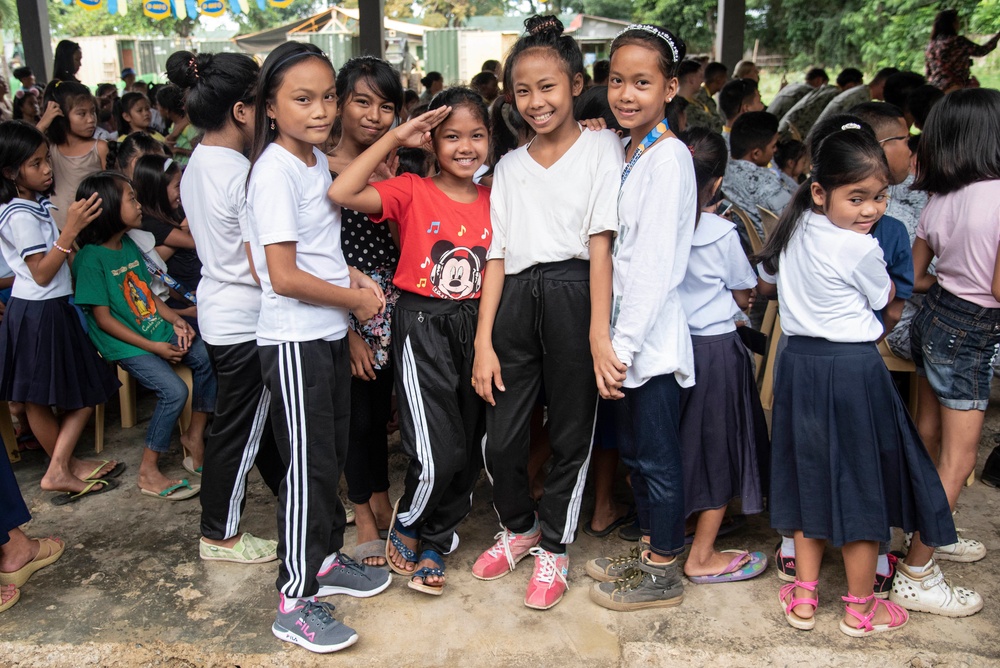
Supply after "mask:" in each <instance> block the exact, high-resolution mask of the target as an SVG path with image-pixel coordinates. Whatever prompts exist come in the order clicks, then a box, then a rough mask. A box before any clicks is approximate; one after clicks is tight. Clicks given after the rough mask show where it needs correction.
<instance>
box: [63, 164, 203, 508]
mask: <svg viewBox="0 0 1000 668" xmlns="http://www.w3.org/2000/svg"><path fill="white" fill-rule="evenodd" d="M93 193H98V194H99V196H100V197H101V200H102V201H103V207H102V211H101V215H100V216H98V217H97V219H96V220H94V222H92V223H91V224H90V225H89V226H88V227H86V228H85V229H84V230H83V231H82V232H81V233H80V235H79V236H78V237H77V242H78V243H79V244H80V252H79V253H78V254H77V257H76V260H75V261H74V263H73V278H74V280H75V282H76V303H77V305H79V306H80V307H82V308H83V311H84V314H85V315H86V317H87V324H88V325H89V335H90V339H91V341H93V343H94V345H95V346H96V347H97V349H98V350H99V351H100V352H101V354H102V355H103V356H104V358H105V359H108V360H113V361H115V362H117V363H118V364H119V365H120V366H121V367H122V368H124V369H125V370H126V371H128V372H129V374H131V375H132V376H133V377H135V378H136V380H138V381H139V382H140V383H142V385H143V386H145V387H147V388H149V389H151V390H153V391H154V392H156V396H157V398H158V401H157V404H156V409H155V410H154V412H153V418H152V420H150V424H149V429H148V430H147V431H146V450H145V452H144V453H143V458H142V464H141V465H140V466H139V488H140V489H141V490H142V493H143V494H146V495H148V496H154V497H158V498H161V499H167V500H172V501H176V500H180V499H187V498H191V497H192V496H194V495H195V494H197V493H198V491H199V490H200V487H201V486H200V485H191V484H189V483H188V481H187V480H172V479H170V478H168V477H167V476H165V475H163V474H162V473H161V472H160V469H159V458H160V454H161V453H164V452H166V451H167V450H168V449H169V448H170V434H171V432H172V431H173V425H174V423H175V422H176V421H177V418H178V417H180V414H181V411H182V410H183V409H184V404H185V403H186V402H187V396H188V391H187V386H186V385H185V384H184V382H183V381H182V380H181V379H180V378H179V377H178V376H177V374H176V373H175V372H174V370H173V368H172V367H171V365H172V364H178V363H183V364H184V365H186V366H188V367H190V369H191V373H192V376H193V378H194V392H193V394H194V396H193V398H192V416H191V425H190V427H189V428H188V430H187V431H186V432H185V433H183V434H182V435H181V443H183V445H184V447H185V449H186V450H187V451H188V452H189V453H190V456H188V457H185V459H184V468H186V469H187V470H188V471H189V472H190V473H192V474H193V475H199V476H200V475H201V463H202V459H203V458H204V451H205V443H204V432H205V425H206V424H207V422H208V415H209V414H210V413H212V412H213V411H214V410H215V393H216V382H215V375H214V373H213V371H212V366H211V363H210V362H209V359H208V351H207V350H206V348H205V344H204V343H203V342H202V341H201V339H197V338H196V335H195V332H194V329H192V328H191V325H189V324H188V323H187V322H186V321H185V320H184V319H183V318H182V317H181V316H180V315H179V314H177V313H176V312H175V311H174V310H173V309H171V308H169V307H168V306H167V305H166V304H164V303H163V302H162V301H161V300H160V298H159V297H157V296H156V295H155V294H153V292H152V290H150V288H149V283H150V280H151V278H150V270H149V269H148V268H147V267H148V265H149V264H151V261H150V260H149V259H147V258H146V256H145V255H144V254H143V253H142V251H140V250H139V248H138V246H136V245H135V242H133V241H132V240H131V239H130V238H129V237H128V236H126V235H125V233H126V232H127V231H128V230H130V229H136V228H138V227H140V225H141V223H142V207H141V206H140V205H139V202H138V201H137V200H136V197H135V191H134V190H133V189H132V184H131V182H130V181H129V180H128V179H127V178H125V176H123V175H122V174H119V173H117V172H99V173H97V174H93V175H91V176H88V177H87V178H86V179H84V181H83V183H81V184H80V188H79V189H78V190H77V193H76V197H77V199H80V198H84V199H85V198H87V197H89V196H90V195H91V194H93Z"/></svg>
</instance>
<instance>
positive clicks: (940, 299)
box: [910, 284, 1000, 411]
mask: <svg viewBox="0 0 1000 668" xmlns="http://www.w3.org/2000/svg"><path fill="white" fill-rule="evenodd" d="M998 350H1000V308H984V307H982V306H979V305H978V304H973V303H972V302H970V301H966V300H964V299H962V298H960V297H956V296H955V295H953V294H951V293H950V292H948V291H947V290H945V289H944V288H942V287H941V286H940V285H937V284H935V285H934V286H933V287H932V288H931V289H930V290H928V292H927V296H926V297H925V298H924V303H923V305H922V306H921V307H920V310H919V311H918V312H917V315H916V316H914V318H913V324H912V325H911V326H910V352H911V353H912V354H913V362H914V364H916V365H917V373H918V374H919V375H921V376H924V377H925V378H927V381H928V382H929V383H930V385H931V389H933V390H934V394H935V395H936V396H937V400H938V402H939V403H940V404H941V405H942V406H944V407H945V408H951V409H952V410H957V411H971V410H977V411H985V410H986V406H987V404H988V403H989V400H990V383H991V381H992V380H993V366H992V363H993V360H994V358H995V357H996V355H997V351H998Z"/></svg>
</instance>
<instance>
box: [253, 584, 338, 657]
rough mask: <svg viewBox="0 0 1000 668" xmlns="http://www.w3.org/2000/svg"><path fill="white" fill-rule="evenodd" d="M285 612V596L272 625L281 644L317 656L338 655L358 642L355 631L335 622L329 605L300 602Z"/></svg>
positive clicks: (273, 631)
mask: <svg viewBox="0 0 1000 668" xmlns="http://www.w3.org/2000/svg"><path fill="white" fill-rule="evenodd" d="M284 608H285V597H284V596H282V597H281V604H280V605H279V606H278V614H277V616H276V617H275V619H274V624H272V625H271V632H272V633H273V634H274V635H275V637H276V638H278V639H280V640H284V641H286V642H290V643H294V644H296V645H299V646H301V647H305V648H306V649H307V650H309V651H310V652H316V653H318V654H329V653H330V652H336V651H337V650H341V649H344V648H345V647H350V646H351V645H353V644H354V643H356V642H357V641H358V634H357V633H356V632H355V631H354V629H352V628H351V627H349V626H345V625H344V624H341V623H340V622H338V621H337V620H336V619H334V618H333V606H332V605H330V604H329V603H320V602H318V601H300V602H299V603H298V605H296V606H295V607H293V608H292V609H291V610H289V611H287V612H286V611H285V609H284Z"/></svg>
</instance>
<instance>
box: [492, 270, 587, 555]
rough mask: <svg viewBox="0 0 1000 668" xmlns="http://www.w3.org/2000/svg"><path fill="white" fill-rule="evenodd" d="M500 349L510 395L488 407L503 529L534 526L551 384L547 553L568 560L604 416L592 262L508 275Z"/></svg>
mask: <svg viewBox="0 0 1000 668" xmlns="http://www.w3.org/2000/svg"><path fill="white" fill-rule="evenodd" d="M493 349H494V350H495V351H496V354H497V357H498V358H499V359H500V375H501V377H502V378H503V382H504V386H505V387H506V391H504V392H500V391H499V390H497V389H496V388H494V390H493V398H494V400H495V401H496V406H492V407H491V406H489V405H487V406H486V446H485V459H486V470H487V472H488V473H489V474H490V477H491V478H492V480H493V505H494V507H495V508H496V511H497V514H498V515H499V516H500V522H501V523H502V524H503V525H504V526H505V527H506V528H507V529H509V530H511V531H513V532H515V533H524V532H526V531H529V530H530V529H531V527H532V525H533V524H534V522H535V502H534V501H533V500H532V498H531V491H530V481H529V480H528V450H529V447H530V441H531V438H530V430H529V425H530V422H531V412H532V410H533V409H534V407H535V402H536V400H537V397H538V392H539V390H540V388H541V387H542V381H543V380H544V381H545V382H544V387H545V403H546V405H547V406H548V415H549V419H548V429H549V441H550V443H551V446H552V470H551V472H550V473H549V474H548V475H547V476H546V478H545V495H544V496H543V497H542V499H541V501H539V502H538V509H537V510H538V519H539V522H540V523H541V528H542V541H541V547H542V548H544V549H546V550H548V551H549V552H554V553H556V554H560V553H562V552H565V551H566V545H567V544H568V543H572V542H573V540H574V539H575V538H576V529H577V523H578V521H579V518H580V503H581V501H582V500H583V487H584V483H585V482H586V480H587V467H588V465H589V463H590V446H591V443H592V442H593V439H594V421H595V418H596V415H597V381H596V379H595V378H594V363H593V357H592V356H591V354H590V263H589V262H585V261H583V260H567V261H565V262H555V263H550V264H540V265H535V266H534V267H532V268H531V269H527V270H525V271H523V272H521V273H519V274H512V275H510V276H507V277H505V278H504V286H503V295H502V296H501V298H500V306H499V308H498V310H497V316H496V321H495V322H494V325H493Z"/></svg>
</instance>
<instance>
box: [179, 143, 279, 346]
mask: <svg viewBox="0 0 1000 668" xmlns="http://www.w3.org/2000/svg"><path fill="white" fill-rule="evenodd" d="M249 170H250V161H249V160H247V159H246V158H245V157H243V154H242V153H239V152H237V151H234V150H232V149H230V148H225V147H222V146H206V145H205V144H199V145H198V146H197V147H196V148H195V149H194V151H193V152H192V153H191V159H190V161H189V162H188V166H187V168H185V170H184V176H182V177H181V200H182V201H183V202H184V212H185V213H186V214H187V218H188V225H189V226H190V228H191V236H193V237H194V244H195V249H196V250H197V251H198V259H199V260H201V282H200V283H199V284H198V328H199V329H200V330H201V335H202V337H203V338H204V339H205V341H206V342H207V343H210V344H212V345H216V346H229V345H234V344H237V343H245V342H247V341H253V340H254V339H255V338H256V337H257V320H258V319H259V317H260V300H261V289H260V286H259V285H257V283H256V282H255V281H254V280H253V274H251V273H250V261H249V260H248V259H247V254H246V250H245V248H244V246H243V243H244V241H246V240H248V230H247V210H246V199H247V195H246V193H247V191H246V182H247V172H248V171H249Z"/></svg>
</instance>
